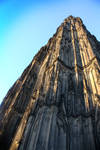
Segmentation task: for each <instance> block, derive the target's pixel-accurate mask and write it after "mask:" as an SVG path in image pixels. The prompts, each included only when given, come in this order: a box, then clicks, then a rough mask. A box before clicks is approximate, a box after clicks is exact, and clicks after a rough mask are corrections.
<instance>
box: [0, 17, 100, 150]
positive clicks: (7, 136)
mask: <svg viewBox="0 0 100 150" xmlns="http://www.w3.org/2000/svg"><path fill="white" fill-rule="evenodd" d="M84 149H85V150H99V149H100V42H98V41H97V40H96V38H95V37H94V36H93V35H91V34H90V33H89V31H88V30H87V29H86V27H85V26H84V24H83V22H82V20H81V19H80V18H75V17H72V16H70V17H68V18H67V19H65V20H64V22H63V23H62V24H61V26H60V27H59V28H58V29H57V32H56V33H55V34H54V36H53V37H52V38H51V39H50V40H49V41H48V43H47V45H46V46H44V47H42V48H41V49H40V51H39V52H38V54H37V55H36V56H35V57H34V59H33V60H32V62H31V63H30V65H29V66H28V67H27V68H26V69H25V71H24V72H23V74H22V76H21V77H20V78H19V79H18V80H17V81H16V82H15V84H14V85H13V86H12V88H11V89H10V90H9V91H8V93H7V95H6V97H5V98H4V100H3V103H2V105H1V107H0V150H84Z"/></svg>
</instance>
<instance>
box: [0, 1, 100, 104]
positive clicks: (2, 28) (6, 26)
mask: <svg viewBox="0 0 100 150" xmlns="http://www.w3.org/2000/svg"><path fill="white" fill-rule="evenodd" d="M69 15H73V16H78V17H81V18H82V20H83V22H84V24H85V25H86V27H87V29H88V30H89V31H90V32H91V33H92V34H94V35H95V36H96V37H97V39H98V40H99V41H100V2H99V0H84V1H82V0H38V1H35V0H0V103H1V101H2V99H3V98H4V96H5V95H6V93H7V91H8V90H9V88H10V87H11V86H12V85H13V83H14V82H15V81H16V80H17V79H18V78H19V77H20V75H21V73H22V72H23V70H24V69H25V68H26V67H27V65H28V64H29V63H30V61H31V60H32V58H33V56H34V55H35V54H36V53H37V52H38V50H39V49H40V48H41V47H42V46H43V45H45V44H46V43H47V41H48V40H49V38H50V37H51V36H52V35H53V34H54V33H55V32H56V29H57V27H58V26H59V25H60V24H61V23H62V22H63V20H64V19H65V18H66V17H68V16H69Z"/></svg>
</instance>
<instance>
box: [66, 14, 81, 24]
mask: <svg viewBox="0 0 100 150" xmlns="http://www.w3.org/2000/svg"><path fill="white" fill-rule="evenodd" d="M69 21H70V22H71V21H73V22H77V21H78V22H80V23H82V24H83V22H82V19H81V18H80V17H74V16H72V15H70V16H69V17H67V18H65V19H64V22H69Z"/></svg>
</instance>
